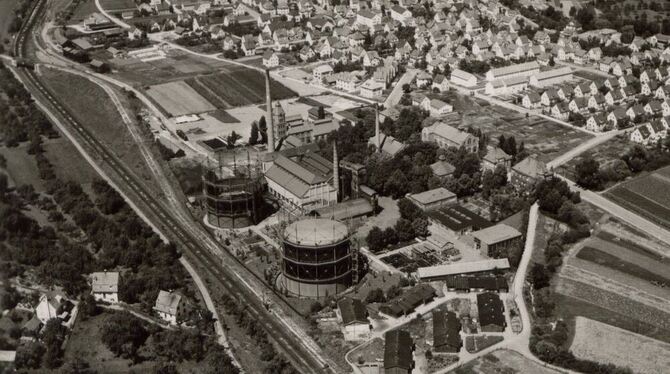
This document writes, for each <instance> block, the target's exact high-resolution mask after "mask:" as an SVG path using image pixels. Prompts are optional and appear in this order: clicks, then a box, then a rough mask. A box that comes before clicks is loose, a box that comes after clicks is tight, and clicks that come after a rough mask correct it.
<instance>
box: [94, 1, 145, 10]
mask: <svg viewBox="0 0 670 374" xmlns="http://www.w3.org/2000/svg"><path fill="white" fill-rule="evenodd" d="M100 5H101V6H102V8H103V9H105V10H108V11H123V10H130V9H136V8H137V5H135V2H134V1H133V0H100Z"/></svg>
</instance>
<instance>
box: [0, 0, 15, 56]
mask: <svg viewBox="0 0 670 374" xmlns="http://www.w3.org/2000/svg"><path fill="white" fill-rule="evenodd" d="M18 2H19V1H18V0H0V45H4V46H5V49H8V48H9V45H8V44H7V45H5V44H4V40H5V37H7V30H8V28H9V25H10V23H11V22H12V20H13V19H14V7H15V6H16V4H17V3H18Z"/></svg>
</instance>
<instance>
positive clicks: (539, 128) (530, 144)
mask: <svg viewBox="0 0 670 374" xmlns="http://www.w3.org/2000/svg"><path fill="white" fill-rule="evenodd" d="M463 105H465V106H467V107H469V108H470V109H468V110H466V111H465V112H463V118H462V120H460V121H459V122H460V124H458V123H454V124H452V125H455V126H459V127H461V128H467V127H470V126H471V127H473V128H479V129H481V130H482V131H483V132H484V133H486V134H488V135H489V138H490V139H491V142H490V144H493V145H495V144H496V143H497V142H496V140H495V139H497V138H498V137H499V136H500V135H505V136H514V137H515V138H516V142H517V144H519V143H520V142H523V143H524V145H525V148H526V149H528V150H529V151H530V152H531V153H537V154H538V157H539V158H540V159H541V160H542V161H545V162H547V161H549V160H552V159H554V158H556V157H557V156H559V155H560V154H563V153H564V152H565V150H566V149H570V148H574V147H576V146H577V145H578V144H580V143H582V142H584V141H586V140H588V139H590V138H591V137H592V136H591V135H589V134H585V133H583V132H581V131H579V130H576V129H572V128H569V127H566V126H562V125H559V124H557V123H555V122H552V121H549V120H545V119H543V118H540V117H536V116H531V117H529V118H526V117H525V116H524V115H521V114H519V113H517V112H515V111H512V110H509V109H505V108H502V107H498V106H495V105H487V106H483V105H481V104H479V102H478V101H468V102H467V104H466V103H464V104H463Z"/></svg>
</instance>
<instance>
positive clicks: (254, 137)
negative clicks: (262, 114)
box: [249, 121, 260, 145]
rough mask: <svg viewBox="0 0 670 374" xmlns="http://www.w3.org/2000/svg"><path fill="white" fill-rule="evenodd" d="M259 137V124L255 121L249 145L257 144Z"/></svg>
mask: <svg viewBox="0 0 670 374" xmlns="http://www.w3.org/2000/svg"><path fill="white" fill-rule="evenodd" d="M259 135H260V132H259V130H258V122H256V121H254V122H252V123H251V134H249V145H255V144H257V143H258V136H259Z"/></svg>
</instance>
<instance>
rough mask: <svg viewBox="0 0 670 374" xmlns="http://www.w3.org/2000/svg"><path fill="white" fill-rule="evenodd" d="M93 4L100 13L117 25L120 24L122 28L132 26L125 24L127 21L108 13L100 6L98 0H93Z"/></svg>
mask: <svg viewBox="0 0 670 374" xmlns="http://www.w3.org/2000/svg"><path fill="white" fill-rule="evenodd" d="M95 6H96V7H97V8H98V10H99V11H100V13H102V14H103V15H104V16H105V17H107V18H109V19H110V20H111V21H112V22H114V23H116V24H117V26H120V27H122V28H124V29H131V28H132V27H131V26H130V25H129V24H127V23H125V22H123V21H121V20H120V19H118V18H116V17H114V16H113V15H111V14H109V13H108V12H107V11H106V10H105V9H104V8H103V7H102V5H100V0H95Z"/></svg>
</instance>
